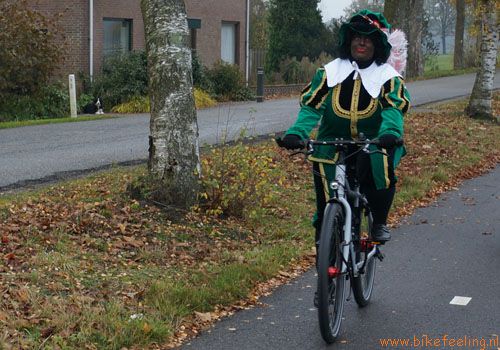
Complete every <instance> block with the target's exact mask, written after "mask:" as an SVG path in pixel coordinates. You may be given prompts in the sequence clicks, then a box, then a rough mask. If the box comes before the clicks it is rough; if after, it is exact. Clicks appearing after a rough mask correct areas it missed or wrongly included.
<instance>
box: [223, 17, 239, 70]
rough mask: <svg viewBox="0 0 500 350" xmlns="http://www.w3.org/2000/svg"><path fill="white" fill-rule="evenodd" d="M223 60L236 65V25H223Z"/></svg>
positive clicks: (224, 23)
mask: <svg viewBox="0 0 500 350" xmlns="http://www.w3.org/2000/svg"><path fill="white" fill-rule="evenodd" d="M220 57H221V60H223V61H224V62H226V63H230V64H236V24H234V23H226V22H223V23H222V28H221V53H220Z"/></svg>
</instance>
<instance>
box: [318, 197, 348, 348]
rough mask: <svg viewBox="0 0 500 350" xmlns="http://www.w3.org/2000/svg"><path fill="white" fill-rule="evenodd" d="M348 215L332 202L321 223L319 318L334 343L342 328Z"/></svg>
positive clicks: (329, 341)
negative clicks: (344, 235) (343, 250)
mask: <svg viewBox="0 0 500 350" xmlns="http://www.w3.org/2000/svg"><path fill="white" fill-rule="evenodd" d="M343 226H344V215H343V212H342V208H341V206H340V205H339V204H337V203H333V204H328V205H327V207H326V209H325V215H324V217H323V224H322V226H321V237H320V243H319V252H318V318H319V328H320V331H321V336H322V337H323V339H324V340H325V342H327V343H328V344H331V343H333V342H334V341H335V340H336V339H337V336H338V335H339V332H340V324H341V323H342V312H343V310H344V301H345V286H346V274H342V246H341V242H342V240H343V239H342V237H343V235H342V232H343Z"/></svg>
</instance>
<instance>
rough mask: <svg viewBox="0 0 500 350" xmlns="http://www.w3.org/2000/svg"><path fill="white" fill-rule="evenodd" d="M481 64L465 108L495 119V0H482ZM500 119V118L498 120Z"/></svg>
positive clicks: (478, 116)
mask: <svg viewBox="0 0 500 350" xmlns="http://www.w3.org/2000/svg"><path fill="white" fill-rule="evenodd" d="M480 6H481V13H482V16H481V24H482V25H481V27H482V33H483V34H482V39H481V66H480V67H479V71H478V73H477V75H476V81H475V82H474V87H473V88H472V94H471V97H470V99H469V104H468V106H467V108H466V109H465V112H466V113H467V115H469V116H470V117H472V118H486V119H493V118H495V116H494V115H493V112H492V107H491V104H492V96H493V81H494V79H495V71H496V58H497V50H498V47H497V45H498V24H497V11H495V10H494V9H496V3H495V0H481V3H480ZM497 121H500V120H497Z"/></svg>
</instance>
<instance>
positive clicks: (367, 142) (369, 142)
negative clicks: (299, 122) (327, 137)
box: [275, 137, 404, 149]
mask: <svg viewBox="0 0 500 350" xmlns="http://www.w3.org/2000/svg"><path fill="white" fill-rule="evenodd" d="M275 140H276V144H277V145H278V146H279V147H282V148H284V146H285V145H284V143H283V139H282V138H281V137H278V138H276V139H275ZM300 143H301V146H302V147H301V148H302V149H304V148H306V147H307V148H309V146H315V145H316V146H342V145H357V146H366V145H379V144H380V141H379V140H368V139H365V140H342V139H338V140H333V141H317V140H312V139H310V140H307V141H301V142H300ZM403 145H404V140H403V139H402V138H398V139H397V140H396V143H395V146H403Z"/></svg>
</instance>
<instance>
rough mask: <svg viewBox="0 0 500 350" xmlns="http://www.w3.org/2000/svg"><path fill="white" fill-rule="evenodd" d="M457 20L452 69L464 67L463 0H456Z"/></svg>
mask: <svg viewBox="0 0 500 350" xmlns="http://www.w3.org/2000/svg"><path fill="white" fill-rule="evenodd" d="M456 6H457V20H456V22H455V48H454V52H453V69H463V68H464V32H465V0H457V2H456Z"/></svg>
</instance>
